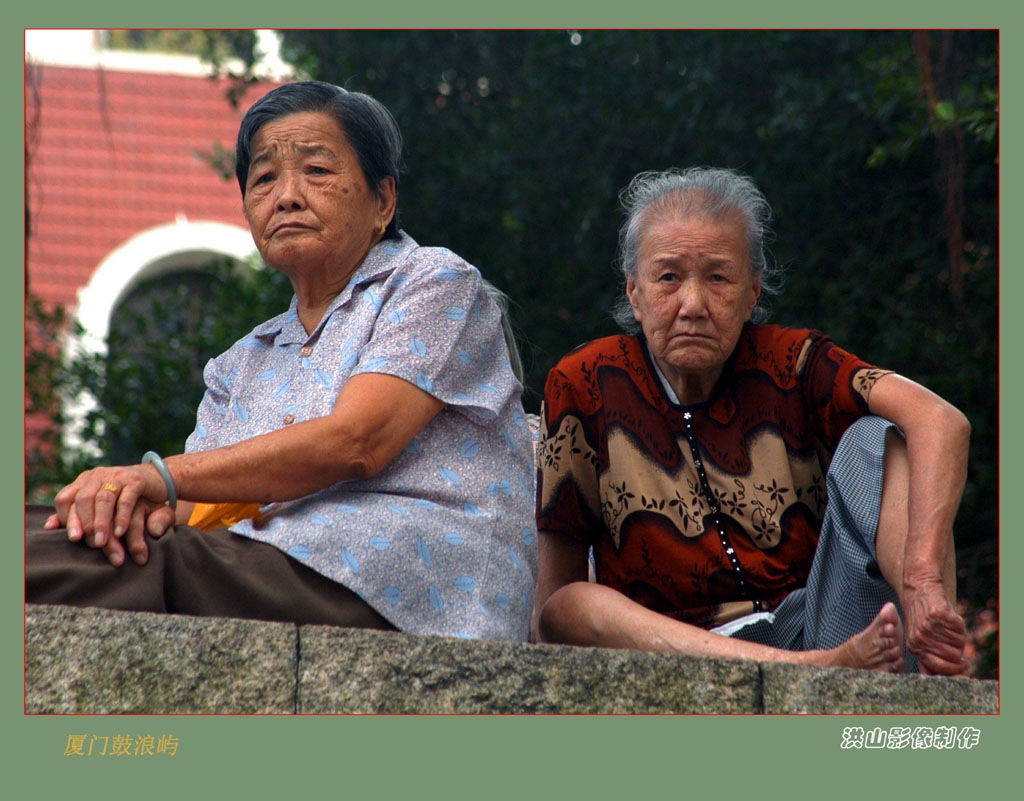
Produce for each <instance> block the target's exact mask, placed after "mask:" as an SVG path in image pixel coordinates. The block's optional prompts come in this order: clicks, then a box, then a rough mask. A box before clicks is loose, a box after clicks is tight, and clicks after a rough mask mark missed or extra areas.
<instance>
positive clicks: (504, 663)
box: [25, 606, 998, 714]
mask: <svg viewBox="0 0 1024 801" xmlns="http://www.w3.org/2000/svg"><path fill="white" fill-rule="evenodd" d="M25 686H26V696H25V707H26V711H27V712H29V713H46V712H49V713H53V712H94V713H118V712H141V713H156V712H194V713H204V712H228V713H254V712H262V713H281V714H291V713H295V712H408V713H415V712H468V713H530V712H549V713H550V712H568V713H603V712H647V713H649V712H676V713H686V712H689V713H693V712H715V713H748V714H749V713H800V712H848V713H900V712H902V713H907V712H910V713H946V714H949V713H995V712H997V711H998V685H997V683H996V682H991V681H976V680H971V679H944V678H927V677H922V676H890V675H883V674H879V673H869V672H866V671H859V670H847V669H842V668H812V667H798V666H794V665H779V664H760V663H757V662H748V661H743V660H732V659H700V658H693V657H685V656H670V655H663V654H647V653H638V652H632V651H619V650H609V649H596V648H574V647H570V646H548V645H529V644H523V643H499V642H479V641H468V640H456V639H448V638H444V637H424V636H415V635H408V634H400V633H395V632H379V631H364V630H358V629H343V628H335V627H331V626H295V625H292V624H287V623H266V622H261V621H253V620H234V619H224V618H196V617H185V616H181V615H153V614H145V613H132V612H112V611H108V610H102V609H76V608H72V607H63V606H29V607H28V608H27V610H26V618H25Z"/></svg>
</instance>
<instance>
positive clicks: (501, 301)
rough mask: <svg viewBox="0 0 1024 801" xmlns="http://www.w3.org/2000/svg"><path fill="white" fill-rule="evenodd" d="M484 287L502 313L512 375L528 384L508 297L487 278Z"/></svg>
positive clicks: (522, 382)
mask: <svg viewBox="0 0 1024 801" xmlns="http://www.w3.org/2000/svg"><path fill="white" fill-rule="evenodd" d="M483 285H484V291H485V292H486V293H487V296H488V297H489V298H490V299H491V300H493V301H494V303H495V305H496V306H497V307H498V311H500V312H501V331H502V333H503V334H504V335H505V345H506V346H508V361H509V364H510V365H511V366H512V374H513V375H515V377H516V378H517V379H519V383H520V384H525V383H526V382H525V381H524V379H523V359H522V357H521V356H520V355H519V345H518V344H517V343H516V335H515V332H514V331H513V330H512V320H511V318H510V316H509V303H510V301H509V299H508V295H506V294H505V293H504V292H502V291H501V290H500V289H498V287H496V286H495V285H494V284H492V283H491V282H490V281H488V280H487V279H486V278H485V279H483Z"/></svg>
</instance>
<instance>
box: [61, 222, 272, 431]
mask: <svg viewBox="0 0 1024 801" xmlns="http://www.w3.org/2000/svg"><path fill="white" fill-rule="evenodd" d="M255 255H256V247H255V245H254V244H253V241H252V236H251V235H250V234H249V231H248V230H247V229H245V228H242V227H240V226H237V225H229V224H227V223H220V222H190V221H188V220H185V219H184V218H181V219H179V220H178V221H176V222H174V223H168V224H166V225H159V226H157V227H155V228H150V229H148V230H145V231H142V232H141V233H138V234H136V235H135V236H133V237H131V238H130V239H128V240H126V241H125V242H124V243H123V244H121V245H120V246H118V247H117V248H115V249H114V250H113V251H111V252H110V254H109V255H108V256H107V257H106V258H105V259H103V261H102V262H100V265H99V267H98V268H97V269H96V272H94V273H93V275H92V278H91V279H89V283H88V284H86V285H85V286H84V287H83V288H82V289H80V290H79V292H78V308H77V310H76V312H75V320H76V321H77V322H78V323H79V325H80V326H81V331H82V333H81V334H79V335H74V334H72V335H70V336H69V337H68V338H67V340H66V344H65V347H64V356H65V359H72V358H74V357H75V356H78V355H80V354H82V353H94V354H99V355H106V352H107V334H108V333H109V332H110V320H111V317H112V315H113V313H114V309H116V308H117V306H118V304H119V303H120V302H121V301H122V300H123V299H124V298H125V297H126V296H127V295H128V293H129V292H131V290H132V289H134V288H135V287H136V286H138V284H140V283H142V282H143V281H148V280H150V279H153V278H157V277H158V276H161V275H166V274H168V273H174V272H179V271H182V270H194V269H196V268H201V267H203V266H205V264H206V263H208V262H209V260H210V259H211V257H218V256H226V257H228V258H230V259H233V260H234V261H236V262H238V263H239V264H245V263H250V264H256V263H257V262H256V261H255V260H254V259H253V256H255ZM95 406H96V399H95V398H94V397H92V395H89V394H83V395H79V396H77V397H74V398H65V399H64V413H65V415H66V417H65V419H66V420H67V428H66V430H65V432H64V434H65V441H66V443H67V444H68V445H69V446H71V447H79V448H80V447H83V445H84V443H83V442H82V437H81V431H82V424H83V421H84V420H85V415H86V414H87V413H88V412H89V411H90V410H91V409H94V408H95Z"/></svg>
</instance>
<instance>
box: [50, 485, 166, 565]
mask: <svg viewBox="0 0 1024 801" xmlns="http://www.w3.org/2000/svg"><path fill="white" fill-rule="evenodd" d="M166 500H167V489H166V487H165V485H164V482H163V479H162V478H161V476H160V474H159V473H158V472H157V470H156V468H154V467H153V466H151V465H136V466H132V467H100V468H96V469H94V470H88V471H86V472H84V473H82V474H81V475H80V476H78V478H76V479H75V480H74V481H73V482H72V483H71V484H68V486H66V487H64V489H62V490H61V491H60V492H58V493H57V496H56V497H55V498H54V506H55V507H56V509H57V512H56V514H54V515H52V516H51V517H50V518H49V519H48V520H47V521H46V524H45V527H46V528H47V529H56V528H59V527H60V526H62V525H63V526H66V527H67V531H68V539H69V540H70V541H71V542H80V541H81V542H84V543H85V544H86V545H88V546H89V547H91V548H100V549H102V550H103V552H104V553H105V554H106V555H107V558H108V559H109V560H110V562H111V564H113V565H117V566H119V565H121V564H123V563H124V560H125V555H126V553H125V552H126V549H127V553H128V554H129V555H131V557H132V559H133V560H134V561H135V562H137V563H138V564H145V562H146V560H147V558H148V554H149V549H148V547H147V545H146V539H145V532H146V529H147V527H148V529H149V531H150V533H151V534H152V535H153V536H160V534H162V533H163V531H165V530H166V529H167V527H168V526H169V525H170V524H172V523H173V514H174V513H173V512H172V511H171V510H170V508H169V507H165V506H164V502H165V501H166ZM163 508H166V509H167V512H162V511H160V510H161V509H163ZM122 540H123V542H122Z"/></svg>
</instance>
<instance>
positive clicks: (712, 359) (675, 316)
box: [626, 215, 761, 388]
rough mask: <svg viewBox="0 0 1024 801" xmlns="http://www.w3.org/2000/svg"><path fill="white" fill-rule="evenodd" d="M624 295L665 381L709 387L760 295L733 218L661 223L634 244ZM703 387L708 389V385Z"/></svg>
mask: <svg viewBox="0 0 1024 801" xmlns="http://www.w3.org/2000/svg"><path fill="white" fill-rule="evenodd" d="M636 272H637V274H636V278H635V280H630V281H627V283H626V294H627V295H628V297H629V302H630V304H632V306H633V315H634V316H635V317H636V320H637V322H639V323H640V326H641V327H642V328H643V332H644V336H645V337H646V338H647V342H648V343H649V345H650V347H651V352H652V353H653V354H654V357H655V359H656V360H657V361H658V363H659V366H661V367H662V370H663V372H665V373H666V377H668V378H669V380H670V381H672V382H673V383H675V381H673V378H674V377H677V378H687V377H701V378H703V379H707V380H708V381H710V382H711V383H712V384H713V382H714V380H716V379H717V378H718V376H719V375H720V373H721V370H722V367H723V366H724V364H725V361H726V360H727V359H728V358H729V356H730V355H731V354H732V352H733V349H734V348H735V347H736V342H737V340H738V339H739V336H740V332H741V331H742V329H743V324H744V323H746V322H747V320H749V319H750V314H751V312H752V311H753V309H754V305H755V304H756V303H757V298H758V295H760V293H761V281H760V278H755V277H753V276H751V274H750V255H749V246H748V244H747V237H746V233H745V231H744V228H743V225H742V224H741V223H740V221H739V219H738V218H737V217H734V216H732V215H727V216H724V217H708V216H695V217H689V218H686V219H682V220H679V219H673V218H672V217H665V218H659V219H656V220H654V221H652V222H651V223H649V224H648V226H647V228H646V231H645V232H644V235H643V239H642V240H641V243H640V249H639V253H638V258H637V271H636ZM708 388H709V387H708Z"/></svg>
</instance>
